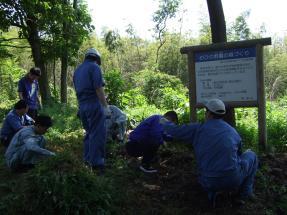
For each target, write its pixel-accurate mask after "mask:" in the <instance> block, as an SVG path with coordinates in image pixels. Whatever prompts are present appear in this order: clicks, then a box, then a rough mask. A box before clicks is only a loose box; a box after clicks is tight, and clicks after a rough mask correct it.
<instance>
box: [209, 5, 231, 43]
mask: <svg viewBox="0 0 287 215" xmlns="http://www.w3.org/2000/svg"><path fill="white" fill-rule="evenodd" d="M207 6H208V11H209V19H210V28H211V35H212V43H220V42H226V41H227V40H226V25H225V19H224V12H223V8H222V4H221V0H207Z"/></svg>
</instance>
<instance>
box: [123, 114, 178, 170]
mask: <svg viewBox="0 0 287 215" xmlns="http://www.w3.org/2000/svg"><path fill="white" fill-rule="evenodd" d="M162 118H165V119H167V120H169V121H170V122H171V123H177V122H178V117H177V114H176V112H175V111H168V112H166V113H165V114H164V115H163V116H162V115H152V116H150V117H148V118H147V119H145V120H144V121H143V122H141V123H140V124H139V125H138V126H137V127H136V128H135V129H134V130H133V131H132V132H131V133H130V135H129V140H128V142H127V143H126V151H127V154H128V155H130V156H132V157H141V156H142V157H143V158H142V164H141V165H140V167H139V168H140V170H142V171H143V172H145V173H156V172H157V170H156V169H154V168H153V167H152V166H151V163H152V161H153V159H154V158H155V157H156V154H157V151H158V149H159V147H160V145H162V144H163V143H164V141H170V140H171V139H172V137H170V136H169V135H168V133H166V132H164V131H163V127H162V125H161V124H160V123H159V122H160V120H161V119H162Z"/></svg>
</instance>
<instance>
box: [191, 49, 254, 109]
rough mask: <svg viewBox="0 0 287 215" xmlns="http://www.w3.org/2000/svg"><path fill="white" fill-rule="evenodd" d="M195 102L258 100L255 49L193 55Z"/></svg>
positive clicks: (227, 50)
mask: <svg viewBox="0 0 287 215" xmlns="http://www.w3.org/2000/svg"><path fill="white" fill-rule="evenodd" d="M195 79H196V103H202V102H203V101H205V100H207V99H211V98H219V99H221V100H223V101H225V102H242V101H257V78H256V49H255V47H254V48H253V47H252V48H236V49H226V50H220V51H210V52H198V53H195Z"/></svg>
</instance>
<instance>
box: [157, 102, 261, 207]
mask: <svg viewBox="0 0 287 215" xmlns="http://www.w3.org/2000/svg"><path fill="white" fill-rule="evenodd" d="M204 106H205V108H206V121H205V122H204V123H190V124H187V125H181V126H179V125H171V124H168V123H165V122H164V121H162V122H161V123H162V124H163V127H164V130H165V131H166V132H167V133H169V134H170V135H172V136H173V137H174V139H177V140H181V141H184V142H185V143H187V144H192V145H193V148H194V153H195V157H196V161H197V162H196V163H197V168H198V171H199V183H200V184H201V185H202V187H203V188H204V189H205V190H206V191H207V193H208V198H209V200H210V201H211V202H212V204H213V205H214V204H215V198H216V194H217V193H218V192H220V191H225V190H227V191H233V190H238V195H239V199H240V200H246V199H248V198H249V197H252V196H253V183H254V177H255V173H256V170H257V168H258V160H257V156H256V154H255V153H254V152H252V151H250V150H247V151H246V152H244V153H241V145H242V143H241V137H240V135H239V134H238V133H237V131H236V130H235V129H234V128H233V127H231V126H230V125H229V124H228V123H226V122H225V121H224V120H223V119H222V117H223V116H224V114H225V112H226V110H225V105H224V103H223V102H222V101H221V100H219V99H210V100H208V101H206V102H204ZM241 203H243V201H241Z"/></svg>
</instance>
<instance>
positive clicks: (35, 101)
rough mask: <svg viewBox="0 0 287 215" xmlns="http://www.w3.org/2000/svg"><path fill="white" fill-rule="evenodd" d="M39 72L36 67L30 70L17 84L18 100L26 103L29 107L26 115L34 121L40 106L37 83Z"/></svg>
mask: <svg viewBox="0 0 287 215" xmlns="http://www.w3.org/2000/svg"><path fill="white" fill-rule="evenodd" d="M40 76H41V70H40V69H39V68H37V67H33V68H31V69H30V72H29V73H28V74H26V75H25V76H24V77H23V78H21V79H20V80H19V82H18V94H19V98H20V99H23V100H24V101H26V102H27V104H28V106H29V110H28V115H29V116H30V117H32V118H33V119H34V120H35V118H36V117H37V115H38V109H39V108H40V106H41V103H40V100H39V95H38V91H39V83H38V79H39V77H40Z"/></svg>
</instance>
